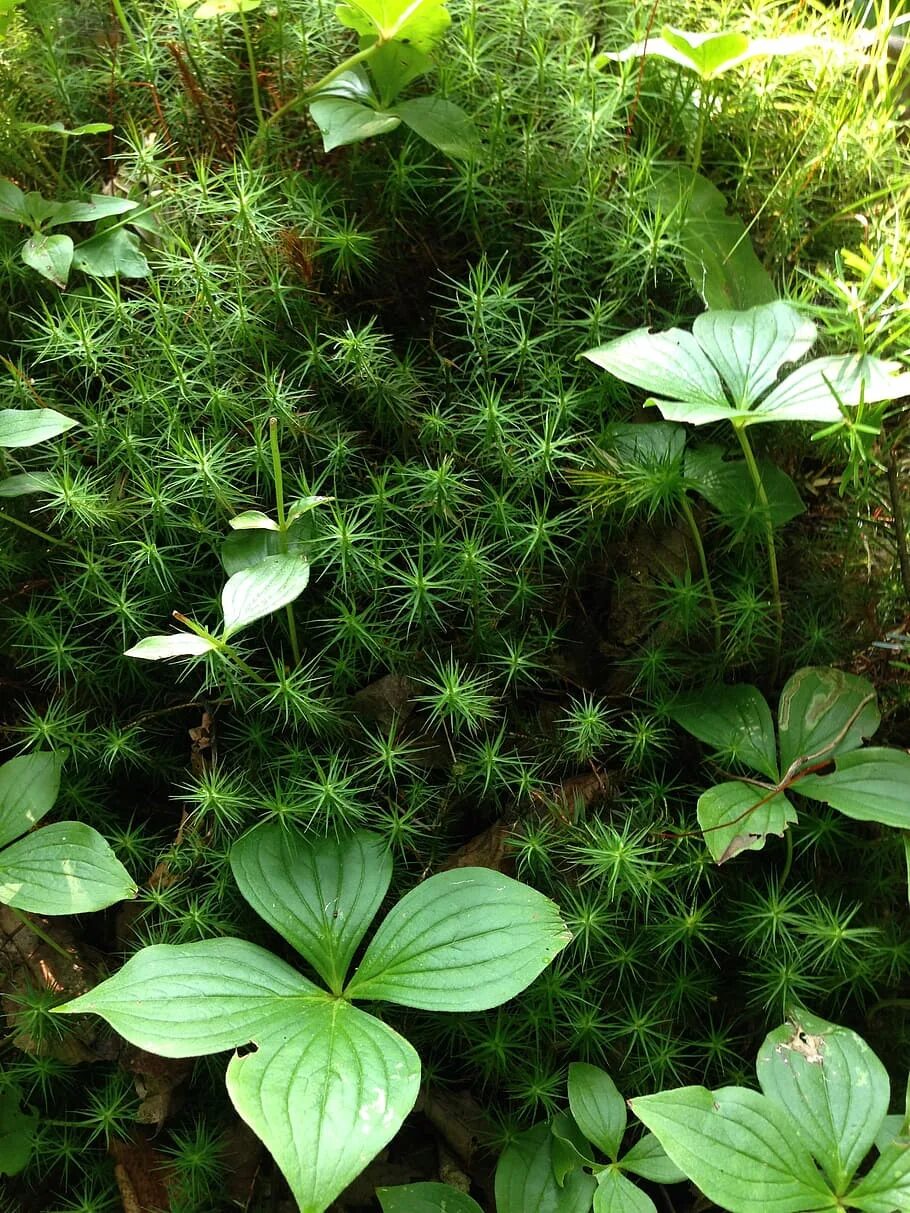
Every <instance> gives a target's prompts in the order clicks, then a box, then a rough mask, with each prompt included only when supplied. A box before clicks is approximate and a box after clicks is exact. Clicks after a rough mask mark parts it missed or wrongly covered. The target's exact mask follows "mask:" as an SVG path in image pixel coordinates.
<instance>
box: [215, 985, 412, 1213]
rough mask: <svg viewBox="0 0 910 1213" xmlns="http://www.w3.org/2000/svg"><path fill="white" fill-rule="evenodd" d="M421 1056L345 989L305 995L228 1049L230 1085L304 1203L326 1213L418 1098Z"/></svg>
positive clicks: (310, 1210)
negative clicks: (254, 1038)
mask: <svg viewBox="0 0 910 1213" xmlns="http://www.w3.org/2000/svg"><path fill="white" fill-rule="evenodd" d="M419 1086H420V1059H419V1057H418V1056H417V1053H416V1052H415V1051H414V1049H413V1048H412V1047H411V1046H410V1045H409V1044H408V1042H407V1041H406V1040H404V1039H403V1038H402V1037H401V1036H399V1035H398V1033H397V1032H393V1031H392V1029H391V1028H390V1027H388V1026H387V1025H386V1024H384V1023H382V1022H381V1021H380V1020H378V1019H376V1018H374V1016H372V1015H368V1014H367V1013H366V1012H365V1011H361V1010H359V1009H358V1008H357V1007H352V1006H351V1004H350V1003H348V1002H344V1001H343V1000H341V999H326V1000H325V1001H320V1002H318V1003H309V1004H307V1005H305V1006H303V1007H302V1008H301V1009H300V1010H299V1011H294V1012H293V1014H292V1015H290V1014H289V1015H288V1017H287V1018H286V1020H285V1022H284V1023H283V1024H282V1025H281V1026H278V1025H276V1027H275V1029H274V1030H273V1031H272V1033H271V1035H269V1036H268V1037H267V1038H266V1039H264V1040H263V1041H262V1042H261V1043H260V1047H259V1049H258V1050H257V1051H256V1052H255V1053H248V1054H247V1055H246V1056H244V1057H236V1056H235V1057H234V1058H232V1060H231V1063H230V1065H229V1066H228V1071H227V1089H228V1094H229V1095H230V1097H231V1100H232V1102H233V1104H234V1107H235V1108H236V1109H237V1112H238V1113H239V1114H240V1116H241V1117H242V1118H243V1120H245V1121H246V1123H247V1124H248V1125H249V1126H250V1128H251V1129H252V1130H253V1132H254V1133H256V1135H257V1136H258V1137H259V1138H261V1140H262V1141H263V1142H264V1143H265V1146H266V1148H267V1149H268V1151H269V1153H270V1154H271V1155H272V1157H273V1158H274V1159H275V1162H276V1163H277V1164H278V1166H279V1167H280V1168H281V1171H282V1174H283V1175H284V1177H285V1179H286V1180H287V1181H288V1183H289V1185H290V1187H291V1191H292V1192H293V1193H294V1196H295V1197H296V1198H297V1201H298V1205H299V1208H300V1210H301V1213H323V1210H325V1209H326V1208H328V1206H329V1205H330V1204H331V1203H332V1201H333V1200H334V1199H335V1197H336V1196H338V1195H339V1193H340V1192H342V1191H343V1190H344V1189H345V1188H346V1187H347V1186H348V1184H349V1183H350V1182H351V1181H352V1180H353V1179H356V1178H357V1176H358V1175H359V1174H360V1172H361V1171H362V1170H363V1169H364V1167H365V1166H366V1165H367V1163H369V1162H370V1161H371V1159H373V1158H374V1157H375V1156H376V1155H377V1154H378V1153H379V1151H380V1150H381V1149H382V1148H383V1146H385V1145H387V1144H388V1142H389V1141H391V1139H392V1138H393V1137H394V1136H395V1134H396V1133H397V1132H398V1130H399V1128H400V1127H401V1125H402V1122H403V1121H404V1118H405V1117H406V1116H407V1114H408V1112H410V1110H411V1108H412V1107H413V1106H414V1101H415V1100H416V1099H417V1092H418V1090H419Z"/></svg>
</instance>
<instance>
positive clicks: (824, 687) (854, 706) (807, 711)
mask: <svg viewBox="0 0 910 1213" xmlns="http://www.w3.org/2000/svg"><path fill="white" fill-rule="evenodd" d="M777 719H778V728H779V732H780V764H781V770H782V771H783V772H785V773H786V772H787V771H789V770H790V768H791V767H792V768H794V773H795V770H799V769H800V768H801V767H804V766H811V765H814V764H815V763H818V762H820V761H822V760H823V759H831V758H834V757H835V756H836V755H838V754H846V753H848V752H849V751H850V750H856V749H858V748H859V747H860V746H861V745H862V744H863V740H864V739H865V738H867V737H871V736H872V735H873V734H874V733H875V731H876V729H877V728H878V726H879V724H880V723H881V716H880V715H879V712H878V708H877V706H876V702H875V689H874V687H873V686H872V684H871V682H867V681H866V679H865V678H858V677H857V676H856V675H855V674H845V673H844V672H843V670H835V669H832V668H830V667H829V666H806V667H805V668H804V669H802V670H797V672H796V673H795V674H794V675H793V676H792V678H790V679H788V681H787V683H786V685H785V686H784V689H783V691H781V696H780V701H779V703H778V707H777Z"/></svg>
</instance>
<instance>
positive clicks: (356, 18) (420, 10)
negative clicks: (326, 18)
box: [335, 0, 452, 51]
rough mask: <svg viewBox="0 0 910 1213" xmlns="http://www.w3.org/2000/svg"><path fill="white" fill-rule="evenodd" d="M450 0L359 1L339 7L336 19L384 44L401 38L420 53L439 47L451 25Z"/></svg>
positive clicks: (336, 9)
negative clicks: (376, 38) (448, 8)
mask: <svg viewBox="0 0 910 1213" xmlns="http://www.w3.org/2000/svg"><path fill="white" fill-rule="evenodd" d="M445 4H446V0H355V2H354V3H352V4H339V5H337V7H336V8H335V16H336V17H337V18H338V20H339V21H340V22H341V24H342V25H346V26H348V28H349V29H355V30H357V32H358V33H359V34H362V35H364V36H365V37H367V38H369V37H376V36H378V37H380V38H381V40H382V41H383V42H391V41H392V40H393V39H396V38H398V39H401V40H402V41H406V42H409V43H410V44H411V46H414V47H416V48H417V50H419V51H428V50H432V48H433V47H434V46H435V45H436V43H437V42H438V41H439V39H440V38H441V37H442V36H443V34H444V33H445V32H446V30H447V29H448V28H449V25H450V24H451V21H452V18H451V17H450V16H449V13H448V11H447V10H446V7H445Z"/></svg>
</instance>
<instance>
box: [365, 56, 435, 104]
mask: <svg viewBox="0 0 910 1213" xmlns="http://www.w3.org/2000/svg"><path fill="white" fill-rule="evenodd" d="M432 66H433V62H432V60H431V59H430V57H429V56H428V55H425V54H424V53H423V51H419V50H418V49H417V47H416V46H412V45H411V44H410V43H409V42H398V41H396V42H386V43H385V45H384V46H381V47H379V49H378V50H377V51H375V52H374V54H373V55H372V56H371V58H370V72H371V74H372V76H373V79H374V80H375V81H376V89H377V92H378V93H379V97H380V100H381V103H382V105H383V106H388V105H392V104H393V102H394V101H395V98H396V97H397V96H398V94H399V93H400V92H401V91H402V89H405V88H407V86H408V85H409V84H411V83H413V81H415V80H417V79H419V78H420V77H421V76H425V75H426V74H427V72H428V71H429V70H430V69H431V67H432Z"/></svg>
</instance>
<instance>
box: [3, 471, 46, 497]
mask: <svg viewBox="0 0 910 1213" xmlns="http://www.w3.org/2000/svg"><path fill="white" fill-rule="evenodd" d="M56 487H57V481H56V480H55V479H54V477H53V476H50V475H48V474H47V473H46V472H19V473H18V475H16V476H7V478H6V479H5V480H0V497H24V496H26V494H28V493H52V492H53V491H54V490H55V489H56Z"/></svg>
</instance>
